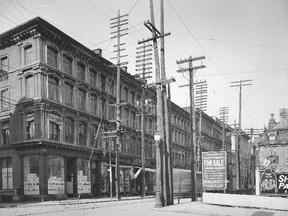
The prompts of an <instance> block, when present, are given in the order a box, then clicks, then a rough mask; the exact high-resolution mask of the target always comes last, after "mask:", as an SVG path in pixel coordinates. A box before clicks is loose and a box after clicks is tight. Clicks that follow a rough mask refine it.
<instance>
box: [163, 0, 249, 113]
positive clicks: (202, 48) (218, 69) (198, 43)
mask: <svg viewBox="0 0 288 216" xmlns="http://www.w3.org/2000/svg"><path fill="white" fill-rule="evenodd" d="M167 2H168V4H169V6H170V7H171V8H172V10H173V11H174V13H175V14H176V16H177V17H178V18H179V20H180V21H181V23H182V24H183V25H184V27H185V28H186V30H187V31H188V33H189V34H190V35H191V36H192V38H193V39H194V41H195V42H196V43H197V45H198V46H199V47H200V48H201V50H202V51H203V53H204V54H205V55H206V56H207V57H208V58H209V60H210V61H211V63H212V64H213V65H214V67H215V68H216V70H217V71H218V72H219V73H220V74H221V75H222V76H223V78H224V79H225V80H226V81H227V82H228V83H230V82H229V81H228V79H227V78H226V77H225V76H224V74H223V73H222V71H221V70H220V68H219V67H218V66H217V65H216V63H215V62H214V61H213V59H212V58H211V57H210V55H208V53H207V52H206V50H205V49H204V47H203V46H202V45H201V43H200V42H199V41H198V40H197V38H196V37H195V36H194V34H193V33H192V32H191V30H190V29H189V28H188V26H187V25H186V24H185V22H184V21H183V19H182V18H181V16H180V15H179V14H178V12H177V11H176V10H175V8H174V7H173V6H172V5H171V3H170V1H169V0H167ZM234 91H235V92H236V90H235V89H234ZM243 104H244V103H243ZM244 106H245V105H244ZM247 112H248V111H247Z"/></svg>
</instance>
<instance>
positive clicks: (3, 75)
mask: <svg viewBox="0 0 288 216" xmlns="http://www.w3.org/2000/svg"><path fill="white" fill-rule="evenodd" d="M7 79H8V57H7V56H4V57H2V58H0V81H3V80H7Z"/></svg>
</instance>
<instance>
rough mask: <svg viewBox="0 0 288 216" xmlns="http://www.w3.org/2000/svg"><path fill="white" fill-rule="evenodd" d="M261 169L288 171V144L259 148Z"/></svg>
mask: <svg viewBox="0 0 288 216" xmlns="http://www.w3.org/2000/svg"><path fill="white" fill-rule="evenodd" d="M259 160H260V170H263V171H264V170H266V169H272V170H273V171H274V172H275V173H284V172H288V146H274V147H272V146H271V147H266V146H265V147H261V148H259Z"/></svg>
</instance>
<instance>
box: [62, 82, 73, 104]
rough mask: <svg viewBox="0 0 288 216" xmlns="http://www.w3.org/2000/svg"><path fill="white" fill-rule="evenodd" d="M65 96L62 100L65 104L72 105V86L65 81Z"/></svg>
mask: <svg viewBox="0 0 288 216" xmlns="http://www.w3.org/2000/svg"><path fill="white" fill-rule="evenodd" d="M64 88H65V96H64V101H65V104H66V105H69V106H72V104H73V86H71V85H69V84H68V83H65V87H64Z"/></svg>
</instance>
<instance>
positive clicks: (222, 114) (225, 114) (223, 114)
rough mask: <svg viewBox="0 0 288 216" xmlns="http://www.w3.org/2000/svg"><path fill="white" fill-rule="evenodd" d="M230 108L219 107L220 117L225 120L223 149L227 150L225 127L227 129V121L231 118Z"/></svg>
mask: <svg viewBox="0 0 288 216" xmlns="http://www.w3.org/2000/svg"><path fill="white" fill-rule="evenodd" d="M228 114H229V109H228V107H221V108H220V109H219V119H220V120H221V121H222V122H223V128H222V129H223V131H222V150H223V151H225V136H226V135H225V129H226V123H227V122H228V119H229V116H228Z"/></svg>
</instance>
